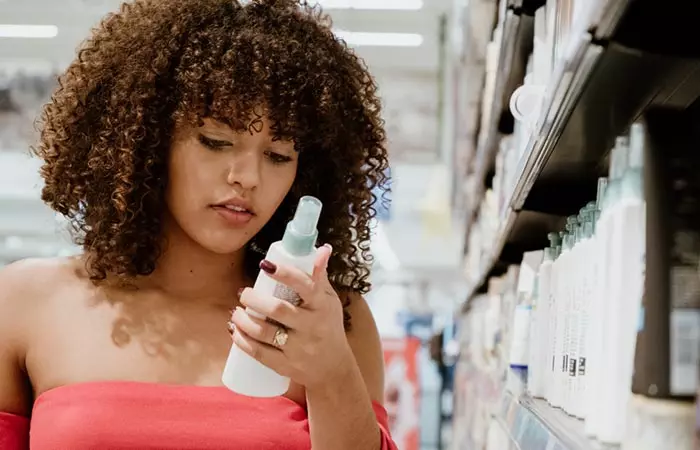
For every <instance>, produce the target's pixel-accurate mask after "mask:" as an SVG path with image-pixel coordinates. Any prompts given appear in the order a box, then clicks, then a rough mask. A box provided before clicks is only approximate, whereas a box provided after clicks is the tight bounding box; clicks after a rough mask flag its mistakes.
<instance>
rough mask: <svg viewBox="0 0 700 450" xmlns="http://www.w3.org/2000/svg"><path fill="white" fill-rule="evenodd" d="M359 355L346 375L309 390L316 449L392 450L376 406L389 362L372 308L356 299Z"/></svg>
mask: <svg viewBox="0 0 700 450" xmlns="http://www.w3.org/2000/svg"><path fill="white" fill-rule="evenodd" d="M351 295H352V298H351V303H350V307H349V311H350V313H351V314H352V330H351V331H350V332H349V333H348V343H349V345H350V348H351V350H352V354H353V355H354V360H352V361H349V364H348V365H347V368H346V369H345V370H343V371H340V373H342V374H343V375H341V376H339V377H337V378H336V379H333V380H328V383H327V384H326V385H325V386H323V387H322V388H317V389H316V390H307V394H306V396H307V402H308V408H309V425H310V429H311V443H312V448H313V449H314V450H344V449H348V450H357V449H363V450H364V449H367V450H389V449H395V448H396V446H395V444H393V443H392V442H391V440H390V439H391V438H390V436H389V434H388V430H386V429H382V428H380V426H379V424H378V422H377V416H376V415H375V413H374V410H373V408H372V402H374V403H375V404H376V405H382V404H383V401H384V359H383V355H382V348H381V342H380V340H379V333H378V332H377V326H376V324H375V322H374V318H373V317H372V313H371V312H370V310H369V307H368V306H367V302H365V300H364V299H363V298H362V297H361V296H359V295H355V294H351Z"/></svg>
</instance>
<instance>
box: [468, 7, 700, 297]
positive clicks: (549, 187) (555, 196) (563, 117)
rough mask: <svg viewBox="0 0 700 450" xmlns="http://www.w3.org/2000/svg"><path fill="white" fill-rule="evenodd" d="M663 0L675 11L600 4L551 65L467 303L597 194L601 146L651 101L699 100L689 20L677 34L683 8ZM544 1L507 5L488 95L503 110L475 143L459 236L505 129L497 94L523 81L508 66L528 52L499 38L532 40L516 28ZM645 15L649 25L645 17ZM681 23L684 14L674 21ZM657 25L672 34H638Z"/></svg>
mask: <svg viewBox="0 0 700 450" xmlns="http://www.w3.org/2000/svg"><path fill="white" fill-rule="evenodd" d="M671 3H672V4H675V3H678V6H677V7H674V6H673V5H666V4H665V5H664V8H662V9H663V10H664V11H669V10H672V11H673V13H666V14H663V13H656V15H652V16H650V11H649V8H650V7H651V6H650V2H648V1H642V0H638V1H630V0H625V1H622V0H620V1H607V2H602V4H603V7H602V8H601V9H600V10H599V11H596V12H594V14H592V17H593V18H594V20H595V23H594V24H592V25H591V27H589V29H588V30H587V32H586V33H585V34H583V35H582V36H580V38H578V39H577V40H576V41H575V42H574V43H573V44H572V48H575V50H574V51H573V52H571V53H570V55H571V56H570V58H568V59H567V60H565V61H564V63H563V64H560V65H559V67H555V71H554V73H553V75H552V79H551V83H550V86H548V89H547V91H546V94H545V100H544V107H543V108H542V111H541V114H540V118H539V120H538V121H537V125H536V128H535V131H534V132H533V133H532V134H531V136H530V139H529V141H528V143H527V145H526V148H525V151H524V156H523V158H522V159H521V161H520V163H519V169H518V171H517V172H518V175H517V179H516V182H515V184H514V188H513V191H512V193H511V194H510V196H509V198H510V200H509V201H508V205H509V206H508V210H507V211H506V213H505V214H504V216H503V217H501V225H500V227H499V231H498V233H497V238H496V239H495V241H494V244H493V248H492V251H491V252H490V257H488V258H487V262H486V264H484V265H483V266H482V269H481V272H480V273H479V275H478V276H477V277H475V278H476V280H477V281H476V282H474V283H472V284H471V285H470V288H469V290H468V291H469V296H468V297H467V298H466V300H467V301H468V300H469V299H470V298H471V297H473V295H475V294H476V293H478V292H483V290H484V289H485V287H486V282H487V280H488V279H489V278H490V276H492V275H494V274H498V273H502V272H503V270H504V267H506V266H507V264H512V263H515V262H517V261H518V260H519V258H520V257H521V256H522V254H523V252H526V251H530V250H534V249H538V248H543V247H545V246H546V245H547V239H546V235H547V233H548V232H550V231H554V230H558V229H560V228H561V226H562V224H563V223H564V217H565V216H566V215H569V214H572V213H575V212H576V211H578V209H579V208H580V207H581V206H582V205H583V204H585V203H586V202H587V201H590V200H591V199H593V198H594V197H595V190H596V180H597V179H598V177H599V176H602V175H603V174H605V173H606V171H607V164H608V162H607V158H606V156H607V152H608V149H610V148H611V146H612V143H613V142H614V139H615V136H617V135H618V134H619V133H620V132H622V131H623V130H625V129H626V128H627V127H629V125H630V124H631V123H632V122H633V121H634V119H635V118H636V117H638V116H639V115H640V114H641V113H642V112H643V111H644V110H646V109H648V108H650V107H657V106H663V107H668V108H675V109H685V108H687V107H689V106H690V105H691V104H692V103H693V102H694V101H695V100H696V99H698V98H699V97H700V52H699V51H697V49H693V48H690V47H689V45H688V44H687V43H686V42H685V41H686V40H688V39H689V36H688V34H690V33H692V31H691V30H692V27H691V26H690V24H688V27H689V28H685V31H683V30H678V28H679V25H675V26H674V25H672V23H673V22H672V19H673V18H675V19H678V18H679V16H682V15H683V12H682V11H683V10H684V5H683V4H682V3H679V2H671ZM542 4H544V2H543V1H542V2H540V1H526V0H514V1H512V2H511V3H510V4H509V13H508V15H507V17H506V19H505V22H504V24H505V25H504V30H505V31H504V37H506V39H504V41H503V43H502V48H503V50H502V54H501V56H502V57H501V58H500V59H499V69H498V78H497V80H496V84H495V86H496V89H495V93H494V102H495V103H494V104H495V105H500V106H501V110H500V114H497V113H496V112H494V114H493V115H492V117H493V118H494V120H493V121H492V123H491V125H490V127H489V129H488V130H487V132H486V135H485V136H486V137H485V138H484V139H483V140H482V142H483V145H480V146H478V147H477V153H476V157H475V160H474V170H473V174H474V176H476V177H478V179H479V180H481V185H480V189H479V190H478V191H477V195H476V197H475V199H474V200H473V201H472V202H471V205H472V206H473V208H472V209H471V210H470V211H469V214H468V216H467V217H468V219H467V231H466V232H467V236H468V235H469V232H470V230H471V227H472V226H473V223H474V221H475V220H476V219H477V212H478V209H477V207H478V205H479V203H480V201H481V198H482V196H483V195H484V192H485V190H486V189H487V188H488V186H489V183H490V177H491V175H492V172H493V164H494V163H493V161H494V158H495V152H496V149H497V147H498V141H499V138H500V137H501V135H502V134H503V133H504V132H505V131H507V130H506V129H505V128H504V126H503V125H504V123H506V124H507V123H508V119H505V118H504V117H503V116H507V115H508V114H509V112H508V111H507V107H506V106H505V105H504V102H503V101H502V100H503V99H507V98H509V97H510V95H512V93H513V91H514V89H515V88H517V85H514V84H513V83H512V82H511V80H512V78H513V77H514V76H520V77H521V80H522V72H520V71H517V70H516V71H515V72H513V71H512V68H513V65H514V61H522V60H524V58H526V56H527V52H529V51H530V50H531V47H528V46H527V45H525V44H522V43H516V42H508V41H507V37H508V36H510V38H511V39H513V38H514V39H527V40H528V41H530V40H531V39H532V27H531V23H530V25H529V26H528V25H524V24H526V23H528V22H531V17H529V16H527V14H528V13H529V14H531V13H532V12H533V11H534V10H535V9H536V8H537V7H539V6H541V5H542ZM649 17H654V19H655V21H656V22H655V23H654V24H645V23H643V20H644V19H648V18H649ZM685 20H689V19H682V20H681V21H682V22H685ZM662 23H663V24H665V25H669V26H671V27H672V28H673V29H674V30H675V31H674V32H673V33H671V35H668V36H665V38H664V39H661V43H659V42H656V41H652V42H646V41H645V40H644V39H640V37H639V34H640V33H639V32H638V31H639V30H643V29H647V28H649V29H650V28H651V26H652V25H654V27H658V26H659V25H660V24H662ZM684 25H685V24H682V25H680V27H681V28H682V27H683V26H684ZM508 30H510V31H508ZM635 30H636V31H637V32H635ZM630 45H637V46H638V47H631V46H630ZM522 52H524V53H522ZM501 64H502V65H501ZM505 104H507V100H505ZM467 242H468V240H467Z"/></svg>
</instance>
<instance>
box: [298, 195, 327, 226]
mask: <svg viewBox="0 0 700 450" xmlns="http://www.w3.org/2000/svg"><path fill="white" fill-rule="evenodd" d="M320 217H321V201H320V200H319V199H317V198H316V197H311V196H308V195H307V196H306V197H302V198H301V200H299V205H298V206H297V210H296V212H295V213H294V219H292V222H291V227H292V228H293V229H294V231H296V232H297V233H299V234H305V235H309V234H314V233H316V226H317V225H318V219H319V218H320Z"/></svg>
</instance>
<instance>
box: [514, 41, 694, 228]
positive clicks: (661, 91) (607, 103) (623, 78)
mask: <svg viewBox="0 0 700 450" xmlns="http://www.w3.org/2000/svg"><path fill="white" fill-rule="evenodd" d="M629 74H635V75H634V78H630V75H629ZM555 79H556V80H557V82H556V86H557V88H556V89H554V90H553V91H552V95H551V96H550V98H548V99H547V103H546V107H545V109H544V111H545V113H544V115H543V117H542V118H541V125H540V127H538V129H537V130H536V132H535V133H533V134H532V136H531V138H530V140H529V142H528V144H527V146H526V150H525V153H524V154H525V155H526V157H525V158H524V161H522V164H521V170H520V174H519V177H518V182H517V183H516V186H515V190H514V193H513V197H512V200H511V206H512V207H513V208H514V209H515V210H521V209H527V210H535V211H541V212H547V213H551V214H561V215H566V214H570V213H572V212H575V211H577V210H578V208H580V207H581V205H582V204H584V203H585V202H586V201H588V200H590V199H592V198H594V197H595V189H596V180H597V179H598V177H599V176H603V175H604V174H605V173H606V171H607V167H606V164H605V162H604V157H605V155H606V153H607V152H608V149H609V148H611V147H612V144H613V142H614V139H615V136H617V135H619V134H621V133H622V132H624V130H625V129H627V128H628V127H629V125H630V124H631V123H632V122H633V121H634V120H635V119H636V118H637V117H638V116H639V115H640V114H641V112H642V111H644V110H645V109H648V108H652V107H671V108H677V109H685V108H687V107H689V106H690V105H691V104H692V103H693V102H694V101H695V100H696V99H697V98H698V97H700V59H694V58H684V57H672V56H664V55H657V54H650V53H646V52H642V51H638V50H634V49H630V48H627V47H623V46H620V45H617V44H614V43H610V44H608V46H607V47H606V48H604V47H601V46H599V45H597V44H595V43H593V42H591V40H590V35H587V36H586V37H585V38H584V39H582V40H581V41H580V43H579V45H578V47H577V50H576V51H575V52H574V54H573V57H572V58H571V59H570V60H569V61H567V63H566V64H564V65H563V66H562V68H561V69H560V71H559V72H558V73H557V74H556V76H555ZM584 136H585V139H583V137H584ZM552 192H556V193H557V195H552Z"/></svg>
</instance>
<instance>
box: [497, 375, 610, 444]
mask: <svg viewBox="0 0 700 450" xmlns="http://www.w3.org/2000/svg"><path fill="white" fill-rule="evenodd" d="M526 376H527V374H526V372H515V371H513V370H510V371H509V372H508V376H507V378H506V387H505V390H504V392H503V394H502V396H501V402H500V405H498V407H497V409H496V410H495V411H494V412H493V415H494V419H496V421H497V422H498V423H500V424H501V427H502V428H504V430H505V431H506V433H507V434H508V436H509V437H510V440H511V442H512V443H513V444H514V445H515V447H516V448H518V449H519V450H616V449H618V448H619V447H618V446H606V445H603V444H600V443H599V442H596V441H594V440H592V439H589V438H588V436H586V433H585V429H584V424H583V422H582V421H581V420H578V419H576V418H574V417H571V416H569V415H568V414H566V413H564V411H562V410H561V409H558V408H553V407H551V406H550V405H549V404H548V403H547V402H546V401H544V400H541V399H533V398H531V397H529V396H528V395H527V394H525V384H526V382H525V377H526Z"/></svg>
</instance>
